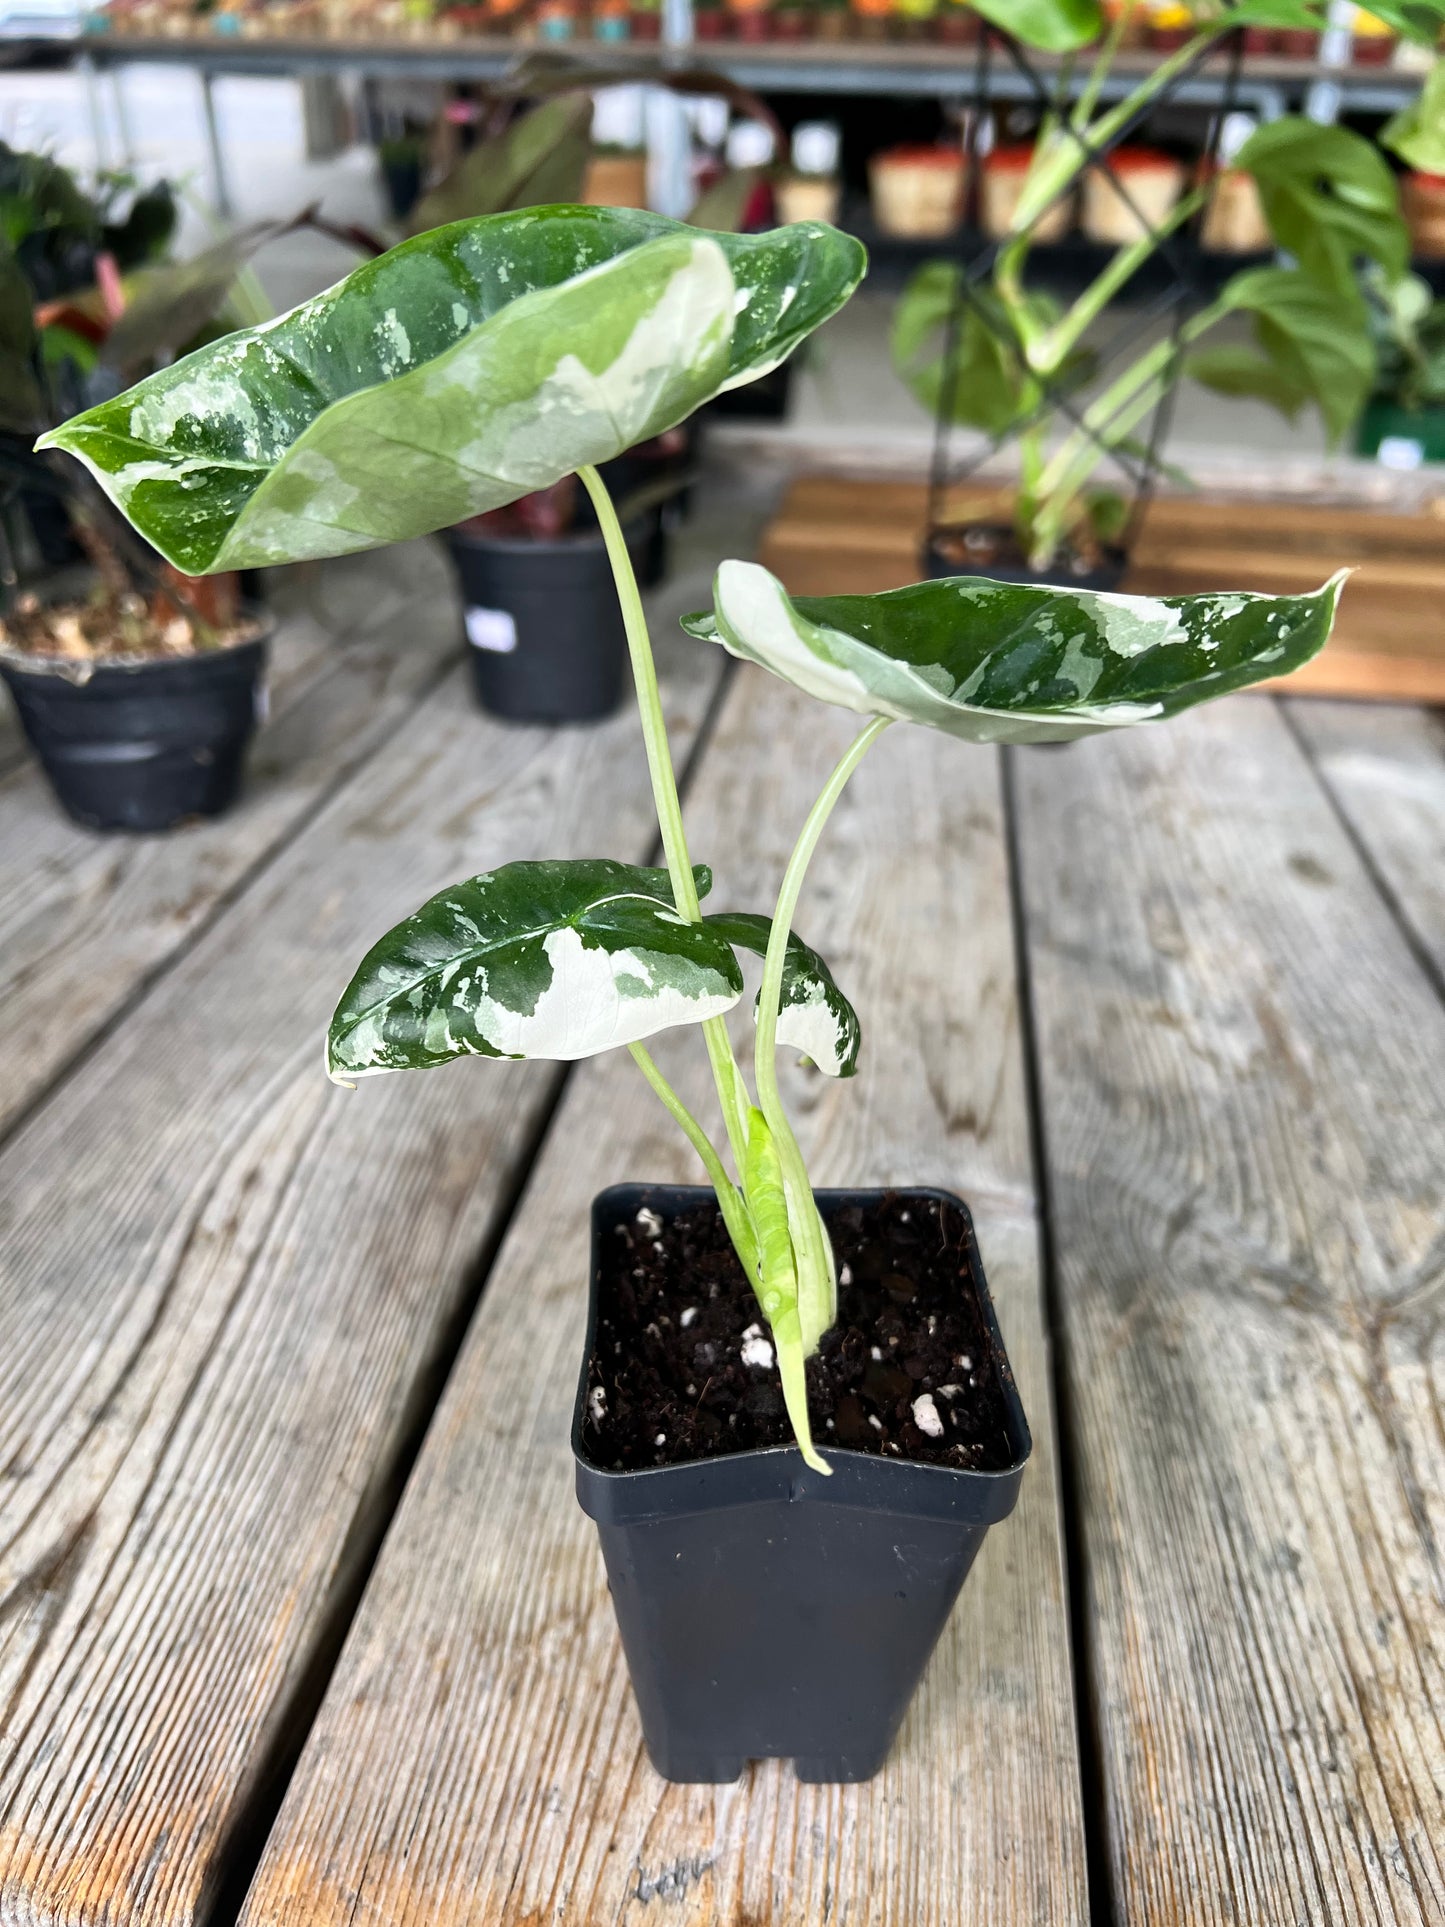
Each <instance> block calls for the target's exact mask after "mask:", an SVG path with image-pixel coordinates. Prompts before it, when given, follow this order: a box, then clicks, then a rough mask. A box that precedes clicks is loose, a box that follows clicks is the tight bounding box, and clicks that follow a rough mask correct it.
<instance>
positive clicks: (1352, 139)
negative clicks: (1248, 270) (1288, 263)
mask: <svg viewBox="0 0 1445 1927" xmlns="http://www.w3.org/2000/svg"><path fill="white" fill-rule="evenodd" d="M1234 164H1235V166H1236V167H1240V168H1243V169H1244V170H1245V172H1246V173H1249V174H1252V175H1253V176H1254V179H1255V182H1256V184H1257V185H1258V188H1259V195H1260V199H1261V201H1262V202H1263V203H1264V212H1265V218H1266V219H1267V220H1268V222H1269V227H1270V232H1271V234H1273V236H1274V238H1275V240H1276V241H1277V242H1278V243H1279V245H1280V246H1281V247H1282V248H1286V249H1288V251H1289V252H1290V253H1291V254H1292V255H1293V256H1294V257H1295V259H1296V260H1297V261H1298V263H1299V265H1300V268H1301V270H1302V272H1304V273H1305V274H1307V275H1309V276H1310V278H1311V279H1312V280H1315V281H1319V282H1321V283H1323V284H1325V285H1328V286H1330V287H1334V288H1337V289H1339V290H1340V291H1341V292H1342V293H1346V294H1348V293H1353V292H1355V290H1356V287H1357V272H1356V264H1357V262H1358V260H1359V258H1360V257H1361V256H1363V257H1365V258H1366V259H1367V260H1371V261H1378V262H1379V264H1380V266H1381V267H1382V268H1383V269H1384V270H1385V272H1386V273H1387V274H1390V275H1396V274H1403V273H1404V271H1405V268H1406V267H1407V265H1408V263H1409V258H1410V239H1409V235H1408V233H1407V232H1406V229H1405V223H1404V221H1403V220H1402V219H1401V216H1400V192H1399V188H1398V186H1397V185H1396V182H1395V176H1394V174H1393V173H1392V172H1391V171H1390V167H1389V164H1388V163H1387V162H1386V160H1385V159H1384V157H1383V156H1382V155H1381V154H1380V153H1379V151H1378V150H1377V149H1376V147H1375V146H1374V145H1373V143H1372V142H1370V141H1367V140H1365V139H1364V138H1363V137H1362V136H1361V135H1359V134H1353V133H1351V132H1350V130H1349V128H1347V127H1337V126H1323V125H1321V124H1320V123H1318V122H1316V121H1312V120H1300V119H1296V118H1293V117H1290V118H1286V119H1283V120H1276V121H1270V122H1268V123H1266V125H1265V126H1263V127H1257V128H1256V129H1255V131H1254V132H1253V133H1252V134H1251V135H1250V137H1249V139H1248V140H1247V141H1246V142H1245V143H1244V145H1243V147H1241V148H1240V150H1239V153H1238V154H1237V155H1236V156H1235V163H1234Z"/></svg>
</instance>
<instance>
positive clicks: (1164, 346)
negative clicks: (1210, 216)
mask: <svg viewBox="0 0 1445 1927" xmlns="http://www.w3.org/2000/svg"><path fill="white" fill-rule="evenodd" d="M1229 312H1230V303H1229V301H1228V300H1227V299H1226V298H1224V297H1221V298H1220V299H1219V300H1218V301H1215V302H1213V303H1212V304H1211V305H1210V306H1209V307H1207V308H1203V309H1201V310H1200V312H1199V313H1198V314H1197V315H1193V316H1191V317H1190V319H1189V320H1188V321H1187V322H1186V323H1185V324H1184V326H1183V327H1182V328H1181V329H1180V330H1179V335H1178V339H1177V340H1176V339H1175V338H1174V337H1173V336H1169V337H1166V338H1165V339H1164V340H1163V341H1156V342H1155V343H1154V344H1153V345H1152V346H1151V347H1149V348H1146V349H1145V351H1144V353H1143V354H1142V355H1140V356H1139V357H1138V359H1137V360H1136V361H1132V362H1131V363H1130V364H1129V366H1128V367H1127V368H1126V369H1125V370H1124V372H1123V373H1122V374H1121V375H1119V376H1117V377H1116V378H1115V379H1114V381H1112V382H1111V383H1110V384H1109V386H1108V387H1107V388H1106V389H1105V390H1104V392H1103V394H1101V395H1100V396H1098V397H1097V399H1096V400H1094V401H1093V402H1091V403H1090V405H1089V407H1088V408H1087V409H1086V410H1085V412H1084V416H1083V419H1082V421H1081V422H1080V424H1079V426H1078V427H1077V428H1076V429H1075V430H1074V432H1073V434H1072V435H1070V436H1069V437H1068V439H1067V440H1066V441H1065V442H1063V443H1062V445H1061V446H1060V447H1059V448H1058V449H1056V450H1055V451H1054V454H1053V455H1052V456H1051V457H1050V459H1049V461H1048V463H1047V465H1046V466H1045V468H1044V471H1043V474H1042V475H1041V476H1040V477H1039V479H1038V486H1037V489H1036V491H1035V495H1036V504H1035V519H1034V551H1033V554H1032V555H1031V556H1030V561H1031V562H1032V563H1033V564H1034V566H1035V567H1039V568H1044V567H1047V566H1048V564H1049V562H1050V561H1052V559H1053V551H1054V548H1055V546H1056V545H1057V543H1058V541H1059V539H1060V537H1061V536H1062V534H1063V523H1064V518H1065V515H1066V513H1067V510H1068V508H1069V505H1070V503H1071V502H1072V501H1073V498H1074V497H1075V496H1076V495H1077V494H1078V492H1079V490H1080V489H1081V488H1082V487H1083V486H1084V484H1085V483H1086V482H1087V481H1088V479H1089V476H1090V474H1091V473H1092V472H1093V470H1094V469H1095V468H1096V467H1097V466H1098V464H1099V463H1100V461H1102V459H1103V457H1104V455H1105V454H1106V453H1107V451H1108V446H1109V443H1110V437H1111V434H1112V439H1113V440H1114V441H1118V440H1119V439H1120V438H1121V437H1123V436H1124V435H1127V434H1128V433H1129V431H1130V429H1132V428H1133V427H1134V426H1135V424H1136V423H1137V422H1138V421H1139V420H1140V419H1141V418H1142V416H1143V415H1145V414H1147V413H1148V411H1149V406H1150V405H1151V402H1152V399H1153V398H1154V385H1155V384H1156V383H1157V382H1158V381H1159V379H1160V377H1161V376H1162V375H1163V374H1164V372H1165V370H1166V369H1167V368H1168V366H1169V364H1170V362H1171V361H1172V360H1173V359H1174V357H1175V356H1176V355H1178V354H1180V353H1182V352H1183V350H1184V349H1185V348H1189V347H1192V346H1193V344H1194V343H1195V342H1196V341H1197V340H1198V339H1199V337H1200V336H1201V335H1203V334H1207V333H1208V331H1209V330H1210V329H1211V328H1212V327H1214V326H1215V324H1216V323H1217V322H1219V321H1221V320H1222V319H1223V317H1224V316H1225V315H1226V314H1228V313H1229ZM1101 443H1102V444H1104V445H1103V446H1101Z"/></svg>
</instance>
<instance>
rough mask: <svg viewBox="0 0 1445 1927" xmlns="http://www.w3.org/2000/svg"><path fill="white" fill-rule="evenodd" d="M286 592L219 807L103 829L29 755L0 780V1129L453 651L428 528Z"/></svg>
mask: <svg viewBox="0 0 1445 1927" xmlns="http://www.w3.org/2000/svg"><path fill="white" fill-rule="evenodd" d="M358 588H364V589H365V591H366V595H365V597H364V598H362V597H359V596H358V594H357V590H358ZM282 594H283V597H284V598H285V601H284V603H283V607H284V609H285V613H284V614H283V615H282V618H281V621H280V624H279V627H278V631H277V635H276V639H275V642H274V644H273V648H272V661H271V667H270V673H269V676H268V688H269V697H270V721H269V722H268V724H267V725H266V726H265V727H263V728H262V729H261V730H260V731H259V733H258V735H257V738H256V741H255V743H254V745H253V748H252V752H251V758H250V765H249V769H248V772H247V779H246V787H245V790H244V792H243V794H242V797H241V800H240V802H239V804H238V805H237V807H236V808H235V809H234V810H233V811H232V812H231V813H230V814H229V815H228V816H225V817H222V818H219V819H217V820H215V821H212V822H208V823H198V824H195V825H193V826H189V827H187V828H184V829H180V830H174V831H171V832H170V833H168V834H167V835H164V836H125V835H114V834H108V835H101V834H97V833H95V832H93V831H89V830H83V829H81V828H79V827H78V826H77V825H76V824H74V823H72V822H70V821H69V819H68V818H66V817H65V816H63V815H62V814H61V812H60V809H59V807H58V805H57V804H56V802H55V799H54V797H53V795H52V794H51V790H50V786H49V784H48V783H47V782H46V780H45V777H44V775H43V774H42V772H41V770H40V767H39V765H38V764H37V763H35V762H34V761H33V760H32V761H27V762H25V763H24V764H23V765H22V766H20V767H18V768H16V769H15V770H14V771H13V772H12V774H11V775H10V777H9V780H8V781H4V782H0V1010H3V1012H4V1018H3V1033H4V1038H5V1070H4V1075H3V1078H0V1132H3V1130H4V1129H5V1127H6V1126H7V1125H8V1124H9V1123H10V1122H11V1120H12V1119H14V1118H15V1117H17V1116H18V1115H20V1113H22V1112H23V1111H24V1110H25V1108H26V1107H27V1106H28V1105H29V1104H31V1103H33V1102H34V1100H35V1098H36V1096H37V1094H38V1093H40V1092H42V1091H44V1089H45V1088H46V1087H47V1085H49V1083H50V1082H51V1081H52V1079H53V1078H54V1076H55V1075H56V1073H57V1071H58V1070H59V1069H60V1068H61V1067H62V1066H63V1065H65V1064H66V1063H68V1062H69V1061H71V1060H72V1059H73V1058H75V1057H77V1056H79V1055H80V1054H81V1053H82V1052H83V1051H84V1050H85V1048H86V1046H87V1045H88V1044H89V1042H90V1041H91V1039H92V1038H93V1037H94V1036H95V1034H96V1033H97V1032H98V1031H99V1030H100V1029H102V1028H103V1027H104V1025H105V1024H106V1023H107V1022H108V1021H110V1020H111V1019H112V1018H113V1017H114V1015H115V1013H116V1012H117V1011H119V1010H122V1009H124V1007H125V1005H126V1004H127V1003H128V1002H129V1001H130V1000H131V998H132V997H134V996H135V994H136V992H137V990H138V989H139V988H140V987H141V986H142V985H143V984H145V983H146V982H147V981H148V979H150V978H151V977H153V976H154V975H155V973H156V972H157V971H158V970H160V969H162V968H163V967H164V965H165V963H166V962H167V960H168V959H169V958H170V957H172V956H174V955H175V954H176V952H177V951H179V950H180V949H182V948H184V946H185V945H186V943H188V942H189V941H190V939H191V938H192V937H193V936H194V934H195V932H196V930H197V929H198V928H200V927H201V925H202V924H203V923H204V922H205V920H206V918H207V917H209V916H211V915H212V914H213V913H214V911H215V909H216V906H217V904H218V903H220V902H221V901H222V900H223V899H224V898H225V897H226V895H227V894H228V893H229V892H230V891H232V890H234V889H235V888H236V887H237V885H238V884H239V883H241V882H242V880H243V879H244V878H245V877H246V876H247V874H248V873H249V872H250V871H251V870H252V869H254V868H255V866H256V865H257V864H258V863H261V862H263V861H264V860H265V858H266V857H267V855H268V854H269V853H270V852H271V851H273V850H275V849H276V848H278V847H279V846H280V845H281V844H283V843H284V842H285V841H286V840H287V838H288V837H289V836H291V835H292V834H293V833H294V831H295V830H296V829H297V827H298V825H300V824H301V823H302V822H304V820H305V819H306V817H307V815H308V814H309V813H310V812H312V811H313V810H314V809H315V808H316V806H317V804H318V803H319V802H320V801H321V800H322V799H323V798H324V797H325V796H326V795H327V794H328V793H329V791H330V790H331V789H332V788H333V787H334V786H335V785H336V784H337V783H338V782H339V781H341V780H343V779H344V778H345V776H346V775H347V773H348V772H349V771H351V770H353V769H355V768H356V767H357V766H358V765H359V764H360V763H362V762H364V761H365V759H366V757H367V756H368V755H369V754H370V753H371V751H372V750H373V749H375V748H376V746H377V745H378V744H379V743H380V742H382V741H383V740H384V739H385V738H386V736H387V735H389V734H390V733H391V731H392V730H393V729H395V728H396V726H397V724H398V722H399V721H400V720H401V718H402V717H404V716H405V715H406V713H407V712H408V710H409V709H410V708H411V707H412V706H413V705H414V703H415V702H416V700H417V698H418V696H419V695H420V694H421V693H422V691H423V690H425V689H426V688H427V687H428V686H429V685H430V684H431V683H432V682H434V681H435V679H436V677H437V675H438V674H439V673H440V671H441V668H442V666H443V665H444V663H445V662H446V660H447V659H448V658H449V657H453V658H454V657H456V656H457V655H458V654H459V653H460V648H461V642H460V617H459V615H458V612H457V607H456V598H455V593H454V591H453V590H452V588H451V582H450V576H449V573H448V569H447V564H446V561H445V558H444V557H443V555H442V553H441V551H440V549H439V548H438V547H437V545H436V544H434V543H430V542H415V543H408V544H406V545H404V546H402V547H399V548H397V549H392V550H388V551H386V552H385V553H383V554H379V555H368V556H363V557H358V558H355V559H354V560H352V561H350V562H349V563H348V564H347V565H346V566H345V567H341V566H338V565H336V564H331V565H328V566H326V567H325V568H322V569H319V570H316V571H314V572H308V573H307V574H306V575H305V576H303V577H302V579H301V580H300V581H298V582H293V583H291V584H288V585H285V586H284V588H283V590H282ZM320 596H326V597H329V598H332V599H334V605H335V606H334V607H332V608H331V609H329V610H326V609H325V603H324V602H322V603H321V604H320V608H321V609H322V610H324V611H325V615H326V620H325V621H324V622H323V621H322V620H320V619H318V614H317V613H313V609H314V608H315V607H316V603H315V601H314V600H313V599H314V598H318V597H320ZM0 755H3V741H0Z"/></svg>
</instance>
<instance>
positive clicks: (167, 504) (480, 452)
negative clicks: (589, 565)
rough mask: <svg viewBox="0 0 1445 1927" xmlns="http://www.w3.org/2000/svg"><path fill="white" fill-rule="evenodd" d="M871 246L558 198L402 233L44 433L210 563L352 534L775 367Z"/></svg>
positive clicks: (638, 437)
mask: <svg viewBox="0 0 1445 1927" xmlns="http://www.w3.org/2000/svg"><path fill="white" fill-rule="evenodd" d="M865 261H866V256H865V255H864V252H863V249H862V247H861V245H860V244H859V243H858V242H857V241H855V240H853V239H852V238H851V237H850V236H848V235H844V234H840V233H839V232H838V231H837V230H836V229H835V228H830V227H825V226H822V225H820V224H819V223H816V222H803V223H799V224H797V225H794V226H792V227H786V228H778V229H776V230H775V231H773V232H772V233H769V234H757V235H739V234H707V233H704V232H702V231H701V230H699V229H697V228H691V227H687V226H686V225H684V224H683V223H682V222H678V221H670V220H667V219H665V218H664V217H663V216H662V215H660V214H646V213H642V212H639V211H638V210H636V209H632V208H590V207H566V206H563V207H541V208H530V209H526V210H523V211H520V212H512V213H505V214H495V215H489V216H486V217H484V218H481V219H478V220H472V221H458V222H455V223H453V224H452V225H451V226H448V227H441V228H436V229H433V230H432V231H431V232H430V233H427V234H421V235H418V236H417V237H416V238H415V239H413V240H410V241H404V242H402V244H401V245H400V246H399V247H395V248H392V249H391V251H390V252H389V253H387V254H384V255H382V256H380V258H379V259H377V260H375V261H368V262H367V263H365V264H364V265H363V266H362V267H359V268H357V269H356V271H355V272H354V273H353V274H350V275H348V276H347V278H346V280H344V281H342V282H340V283H339V284H338V285H337V286H336V287H334V288H330V289H328V290H327V291H326V292H325V293H324V294H319V295H317V296H316V297H315V299H314V300H311V301H307V302H303V304H302V305H301V306H300V307H299V308H296V309H294V310H293V311H292V312H291V313H290V314H288V315H283V316H281V318H280V319H279V320H276V321H270V322H266V323H264V324H262V326H260V327H257V328H247V329H242V330H241V331H239V332H238V333H236V334H233V335H228V336H226V337H225V338H224V339H223V340H221V341H217V342H214V343H212V344H210V345H209V346H207V347H204V348H200V349H198V350H197V351H196V352H195V353H194V354H191V355H187V356H185V357H184V359H183V360H181V361H178V362H176V363H174V364H173V365H172V366H171V367H168V368H164V369H162V370H161V371H160V372H159V373H158V374H155V375H151V376H149V377H148V378H147V379H146V380H145V381H143V382H140V383H139V384H138V385H137V386H136V387H134V388H132V389H130V390H128V391H127V393H125V394H123V395H120V396H118V397H116V399H115V400H113V401H107V402H102V403H101V404H100V406H99V407H97V408H92V409H90V410H89V411H88V412H87V413H85V414H83V415H77V416H76V417H75V419H74V420H73V421H69V422H66V423H64V424H63V425H62V426H61V427H60V428H57V429H55V430H53V431H51V433H50V434H48V435H47V436H45V437H44V438H43V440H44V444H45V445H46V446H48V447H54V448H63V449H66V450H68V451H69V452H70V453H71V454H73V455H77V456H78V457H79V458H80V459H81V460H82V461H83V462H84V463H85V464H86V465H87V467H89V468H90V469H91V471H92V472H93V473H94V475H95V477H96V479H97V480H98V481H99V482H100V484H101V486H102V487H103V488H104V489H105V490H106V492H107V494H109V495H110V497H111V499H112V500H113V501H114V502H115V504H116V506H117V507H118V508H119V509H120V510H121V511H122V512H123V513H124V514H125V515H126V516H128V517H129V519H130V520H131V521H132V522H133V523H134V524H135V526H136V528H137V529H138V530H139V531H140V533H141V534H142V535H144V536H145V537H146V538H147V540H148V541H150V542H152V543H153V544H154V545H155V547H156V548H158V549H159V550H160V551H161V553H162V554H163V555H164V556H165V557H166V558H167V559H168V560H169V561H171V562H173V563H175V564H176V566H177V567H178V568H182V569H184V570H186V571H187V573H189V574H192V575H206V574H212V573H214V572H215V571H217V570H220V569H235V568H246V567H250V566H254V565H260V564H265V563H274V562H291V561H300V560H302V559H304V558H305V557H308V556H321V555H344V554H347V553H349V552H351V551H352V550H356V549H366V548H373V547H375V546H376V545H377V544H379V543H383V542H395V541H399V540H401V539H402V538H404V537H406V536H412V535H424V534H427V533H428V532H430V531H431V530H433V529H439V528H444V527H446V526H447V525H448V524H449V523H453V522H458V521H462V520H463V519H465V518H466V517H468V516H471V515H477V514H480V513H482V512H483V511H484V510H487V509H493V508H500V507H501V506H503V505H504V504H505V503H507V502H512V501H515V500H516V499H517V497H518V496H521V495H525V494H528V493H530V492H531V491H533V490H535V489H542V488H547V487H549V486H550V485H551V484H552V483H554V482H557V481H560V480H561V479H562V477H563V476H564V475H570V474H572V473H573V472H574V470H576V469H577V468H579V467H581V466H582V465H583V464H585V463H596V462H603V461H607V460H608V459H610V458H611V457H612V456H615V455H619V454H621V453H622V451H623V450H624V449H627V448H630V447H631V446H632V445H633V444H634V443H636V442H641V441H646V440H648V439H649V437H651V436H653V435H657V434H660V433H661V432H662V430H664V429H666V428H670V427H672V426H673V425H674V424H675V423H677V422H680V421H682V420H683V419H685V417H687V416H688V415H690V414H691V413H692V412H693V410H694V409H695V408H697V407H699V406H700V405H701V404H702V403H703V402H705V401H707V400H709V399H710V398H711V397H712V396H714V395H716V394H718V393H720V392H721V391H722V390H724V389H727V388H735V387H738V386H739V385H741V384H742V383H745V382H748V381H752V380H753V379H754V378H755V377H757V376H758V375H762V374H765V373H766V372H767V371H768V369H770V368H772V367H774V366H776V364H777V363H778V362H780V361H783V360H785V359H786V357H787V356H788V355H790V354H791V353H792V351H793V349H794V348H796V347H797V345H798V343H799V342H800V341H802V340H803V339H804V338H805V336H807V335H808V334H810V333H811V332H812V330H813V329H814V328H816V327H817V326H818V325H819V323H820V322H822V321H825V320H826V319H827V318H828V316H829V315H831V314H832V313H833V312H834V311H835V310H836V309H838V308H839V307H841V306H842V304H843V303H844V302H845V301H846V300H847V298H848V296H849V295H850V294H851V293H852V292H853V289H854V288H855V287H856V285H857V283H858V281H859V279H860V277H861V275H862V272H863V268H864V265H865Z"/></svg>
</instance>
